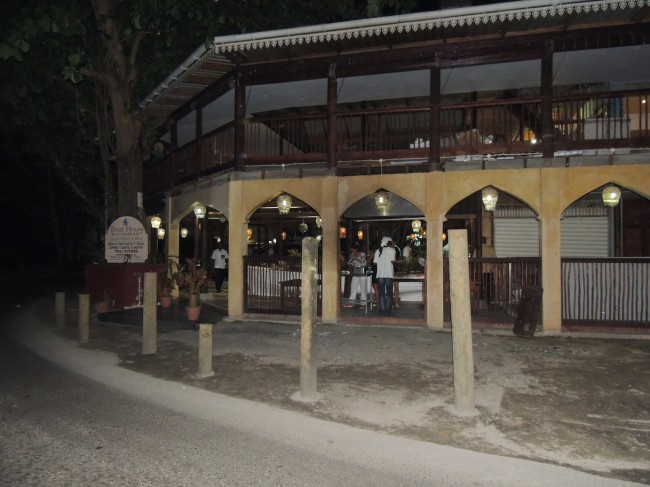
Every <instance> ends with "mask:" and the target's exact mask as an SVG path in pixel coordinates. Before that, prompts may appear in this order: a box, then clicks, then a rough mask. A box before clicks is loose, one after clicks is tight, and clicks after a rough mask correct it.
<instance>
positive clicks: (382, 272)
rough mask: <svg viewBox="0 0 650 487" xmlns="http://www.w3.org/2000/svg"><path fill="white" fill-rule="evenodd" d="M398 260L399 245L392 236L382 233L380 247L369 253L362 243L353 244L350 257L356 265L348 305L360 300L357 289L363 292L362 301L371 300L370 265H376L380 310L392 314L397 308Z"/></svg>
mask: <svg viewBox="0 0 650 487" xmlns="http://www.w3.org/2000/svg"><path fill="white" fill-rule="evenodd" d="M397 260H398V255H397V246H396V245H395V242H393V239H391V238H390V237H382V239H381V245H380V247H379V248H378V249H376V250H371V251H370V252H369V255H368V256H366V254H365V253H364V252H362V251H361V248H360V247H359V245H358V244H354V245H352V252H351V253H350V258H349V260H348V261H347V263H348V264H349V266H350V267H351V269H352V282H351V285H350V296H349V298H348V303H347V304H345V305H344V306H346V307H352V306H354V302H355V301H356V296H357V293H360V294H361V302H362V303H367V302H368V301H367V300H368V280H367V274H366V267H367V266H368V265H369V264H370V266H371V268H372V275H371V279H372V288H373V294H374V296H375V299H373V301H374V302H376V303H377V307H378V310H379V315H381V316H389V315H390V314H391V313H392V309H393V278H394V275H395V269H394V265H395V263H396V262H397Z"/></svg>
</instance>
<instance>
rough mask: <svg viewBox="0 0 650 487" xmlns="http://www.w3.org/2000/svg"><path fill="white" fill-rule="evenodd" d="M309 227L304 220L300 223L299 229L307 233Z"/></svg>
mask: <svg viewBox="0 0 650 487" xmlns="http://www.w3.org/2000/svg"><path fill="white" fill-rule="evenodd" d="M308 229H309V227H308V226H307V224H306V223H305V222H302V223H301V224H300V225H298V231H299V232H300V233H305V232H306V231H307V230H308Z"/></svg>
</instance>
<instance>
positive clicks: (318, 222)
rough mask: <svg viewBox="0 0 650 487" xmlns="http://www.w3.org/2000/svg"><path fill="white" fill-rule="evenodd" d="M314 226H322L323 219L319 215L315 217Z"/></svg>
mask: <svg viewBox="0 0 650 487" xmlns="http://www.w3.org/2000/svg"><path fill="white" fill-rule="evenodd" d="M316 226H317V227H318V228H321V227H322V226H323V219H322V218H321V217H319V216H317V217H316Z"/></svg>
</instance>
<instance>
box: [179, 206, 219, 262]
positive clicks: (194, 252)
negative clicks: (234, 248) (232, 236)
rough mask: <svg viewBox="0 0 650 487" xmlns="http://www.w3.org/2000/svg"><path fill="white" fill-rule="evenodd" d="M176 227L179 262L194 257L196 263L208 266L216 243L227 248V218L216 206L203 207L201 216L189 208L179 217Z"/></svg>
mask: <svg viewBox="0 0 650 487" xmlns="http://www.w3.org/2000/svg"><path fill="white" fill-rule="evenodd" d="M178 228H179V232H178V239H179V242H178V244H179V245H178V253H179V255H178V256H179V259H180V262H184V261H185V259H195V260H196V261H197V263H198V265H200V266H206V267H210V265H211V262H210V256H211V255H212V252H213V250H214V249H215V248H216V246H217V243H223V245H224V247H225V248H226V249H228V219H227V218H226V215H225V214H224V213H223V212H221V211H220V210H218V209H216V208H212V207H210V206H207V207H205V215H204V216H203V217H199V216H197V214H196V213H195V212H194V211H193V209H191V210H190V211H189V212H188V213H187V214H186V215H185V216H183V218H181V220H180V222H179V227H178Z"/></svg>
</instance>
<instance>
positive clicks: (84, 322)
mask: <svg viewBox="0 0 650 487" xmlns="http://www.w3.org/2000/svg"><path fill="white" fill-rule="evenodd" d="M89 336H90V294H80V295H79V343H86V342H87V341H88V337H89Z"/></svg>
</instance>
